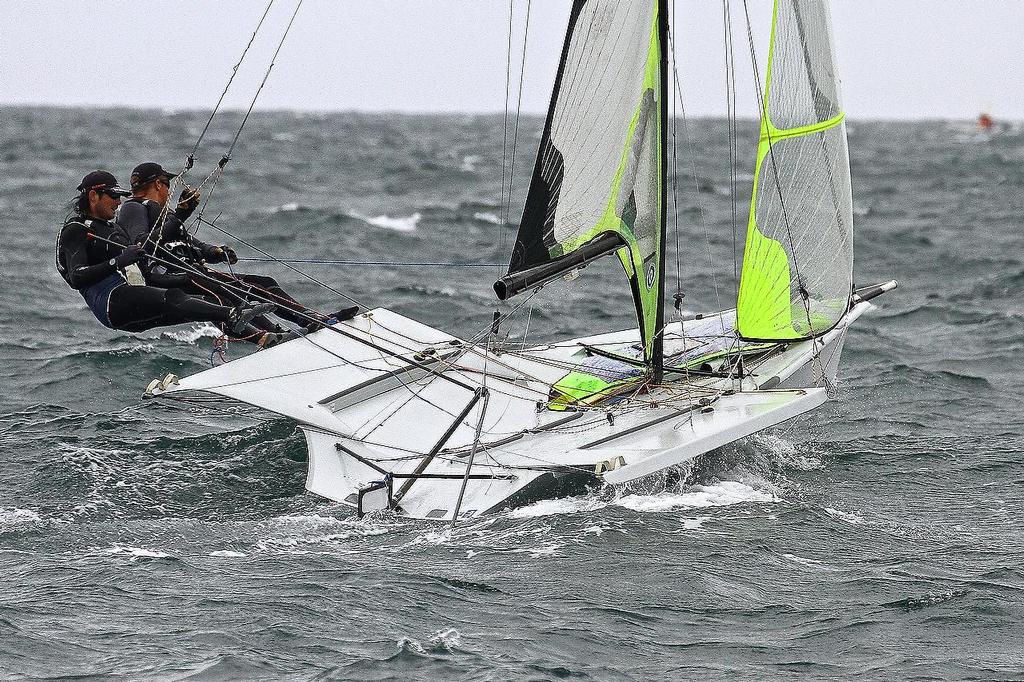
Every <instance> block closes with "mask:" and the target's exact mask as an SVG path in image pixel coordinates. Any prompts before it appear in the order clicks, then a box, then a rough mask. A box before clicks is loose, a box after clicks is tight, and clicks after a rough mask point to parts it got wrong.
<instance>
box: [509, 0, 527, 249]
mask: <svg viewBox="0 0 1024 682" xmlns="http://www.w3.org/2000/svg"><path fill="white" fill-rule="evenodd" d="M532 7H533V0H527V2H526V25H525V26H524V28H523V57H522V60H521V61H520V64H519V93H518V95H517V100H516V118H515V125H514V126H513V129H512V159H511V161H510V162H509V173H508V204H507V206H506V207H505V220H504V221H503V222H504V225H507V224H508V219H509V212H510V211H511V210H512V189H513V187H514V184H513V183H514V181H515V170H516V149H517V148H518V146H519V118H520V114H521V113H522V109H523V79H524V77H525V76H526V44H527V41H528V40H529V37H530V13H531V10H532ZM503 227H504V226H503ZM502 235H504V230H503V231H502Z"/></svg>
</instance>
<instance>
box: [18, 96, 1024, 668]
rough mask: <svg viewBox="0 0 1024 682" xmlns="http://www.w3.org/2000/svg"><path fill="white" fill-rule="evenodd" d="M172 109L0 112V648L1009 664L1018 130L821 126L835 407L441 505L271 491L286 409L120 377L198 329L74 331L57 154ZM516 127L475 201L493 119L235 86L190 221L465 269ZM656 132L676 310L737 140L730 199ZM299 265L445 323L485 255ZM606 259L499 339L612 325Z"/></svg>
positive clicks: (720, 224)
mask: <svg viewBox="0 0 1024 682" xmlns="http://www.w3.org/2000/svg"><path fill="white" fill-rule="evenodd" d="M204 122H205V116H204V114H202V113H189V112H181V113H175V112H162V111H128V110H84V109H38V108H3V109H0V142H2V145H0V235H2V236H3V242H4V247H3V248H2V249H0V273H2V277H3V281H2V283H0V461H2V466H0V676H2V677H4V678H15V679H17V678H76V679H94V678H95V679H103V678H126V679H137V678H143V679H182V678H188V679H258V678H263V679H360V680H362V679H370V680H375V679H379V680H385V679H397V678H402V679H414V680H435V679H472V680H490V679H494V680H506V679H509V680H511V679H516V680H518V679H529V680H546V679H565V678H568V679H597V680H616V679H621V680H647V679H698V678H700V679H744V678H746V679H767V678H772V679H774V678H783V679H788V678H796V677H800V678H812V679H848V678H850V677H853V676H859V677H862V678H865V679H871V678H874V679H1021V678H1024V646H1022V644H1021V642H1022V641H1024V626H1022V624H1021V623H1022V620H1024V568H1022V564H1024V532H1022V530H1021V518H1022V515H1024V485H1022V484H1024V466H1022V465H1021V459H1022V455H1021V451H1022V449H1024V447H1022V446H1024V436H1022V432H1024V429H1022V422H1024V411H1022V410H1021V398H1022V393H1024V391H1022V388H1024V380H1022V378H1021V374H1020V372H1019V370H1018V369H1017V367H1016V362H1017V360H1018V359H1019V357H1020V354H1021V351H1022V350H1024V332H1022V322H1024V307H1022V303H1021V289H1022V287H1024V256H1022V243H1024V237H1022V232H1021V226H1020V220H1021V215H1022V212H1024V199H1022V193H1021V187H1022V186H1024V134H1022V133H1021V131H1020V130H1018V129H1015V128H1012V127H1011V128H1009V129H1005V130H1002V131H1000V133H999V134H996V135H991V136H988V135H980V134H978V133H977V132H976V131H975V130H973V128H972V126H971V125H969V124H964V123H956V122H927V123H882V122H856V121H855V122H853V123H852V125H851V133H850V147H851V155H852V163H853V175H854V193H855V206H856V220H857V225H856V229H857V232H856V234H857V237H856V266H855V269H856V280H857V283H858V284H869V283H874V282H877V281H881V280H887V279H890V278H897V279H899V280H900V281H901V288H900V289H899V290H897V291H896V292H893V293H890V294H886V295H885V296H883V297H882V298H880V299H877V302H878V306H877V307H876V309H874V310H872V311H871V312H870V313H869V314H867V315H865V316H863V317H862V318H861V319H860V320H859V321H858V322H857V323H856V325H855V326H854V328H853V329H852V330H851V332H850V334H849V338H848V341H847V345H846V353H845V354H844V358H843V360H844V362H843V366H842V368H841V371H840V378H841V384H840V388H841V396H840V398H839V400H838V401H836V402H833V403H830V404H828V405H827V406H825V407H824V408H823V409H821V410H818V411H817V412H815V413H814V414H813V415H811V416H809V417H806V418H803V419H801V420H798V421H794V422H791V423H787V424H786V425H785V426H784V427H783V428H780V429H775V430H773V431H770V432H768V433H765V434H762V435H759V436H756V437H753V438H750V439H747V440H744V441H741V442H740V443H737V444H734V445H733V446H730V447H728V448H725V449H723V450H719V451H716V452H714V453H710V454H709V455H707V456H705V457H703V458H702V459H700V460H699V461H698V462H696V463H695V464H694V465H693V466H692V467H690V468H688V469H687V470H685V471H683V472H682V474H683V475H682V477H681V478H680V480H679V481H678V482H673V483H665V482H660V481H652V482H650V483H649V484H648V485H646V486H641V487H633V488H630V489H626V490H619V491H596V492H594V493H591V494H589V495H585V496H581V497H576V498H569V499H562V500H552V501H546V502H540V503H537V504H534V505H531V506H528V507H525V508H521V509H518V510H515V511H512V512H507V513H503V514H500V515H497V516H493V517H490V518H481V519H477V520H474V521H472V522H468V523H464V524H462V525H460V526H459V527H458V528H457V529H456V530H455V531H454V532H448V531H447V530H446V527H445V526H441V525H431V524H428V523H423V522H414V521H408V520H402V519H394V518H381V519H374V520H363V521H360V520H357V519H355V518H354V515H353V514H352V513H351V512H350V511H349V510H348V509H347V508H345V507H343V506H340V505H336V504H333V503H330V502H327V501H325V500H323V499H320V498H317V497H314V496H312V495H310V494H308V493H306V492H305V491H304V489H303V481H304V477H305V467H306V453H305V448H304V441H303V439H302V437H301V435H300V434H299V433H298V432H297V431H296V429H295V427H294V425H293V424H291V423H289V422H288V421H286V420H278V419H272V418H271V419H266V415H263V418H262V419H261V420H258V421H254V420H252V419H250V417H249V416H239V415H233V414H224V413H222V412H217V411H214V410H202V409H199V408H190V409H188V410H181V409H173V408H171V407H167V406H161V405H153V404H150V403H143V401H141V400H140V395H141V392H142V389H143V388H144V386H145V385H146V383H147V382H148V381H149V380H150V379H152V378H154V377H157V376H162V375H163V374H164V373H166V372H175V373H177V374H189V373H193V372H196V371H200V370H202V369H203V368H204V367H206V366H208V364H209V352H210V347H211V336H212V335H213V332H212V329H211V328H208V327H205V328H204V327H202V326H195V327H180V328H176V329H171V330H164V331H153V332H148V333H145V334H140V335H130V334H122V333H119V332H114V331H110V330H106V329H104V328H102V327H101V326H99V324H98V323H96V321H95V320H94V319H93V318H92V316H91V315H90V314H89V313H88V311H87V310H86V308H85V306H84V303H83V301H82V299H81V297H80V296H79V295H78V294H77V293H75V292H73V291H71V290H70V289H68V288H67V287H66V286H65V285H64V283H63V282H62V281H61V280H60V278H59V277H58V276H57V274H56V273H55V272H54V270H53V266H52V248H53V246H52V245H53V236H54V234H55V232H56V230H57V228H58V226H59V224H60V222H61V220H62V218H63V216H64V214H65V210H64V207H63V204H65V203H66V202H67V201H68V200H69V199H70V198H71V195H72V192H71V189H72V188H73V187H74V186H75V185H76V184H77V183H78V181H79V180H80V179H81V177H82V176H83V175H84V174H85V173H86V172H87V171H89V170H92V169H93V168H96V167H105V168H109V169H110V170H112V171H114V173H115V174H116V175H118V176H119V177H120V178H121V179H122V180H123V181H126V180H127V175H128V173H129V171H130V169H131V167H132V166H134V165H135V164H136V163H138V162H141V161H146V160H156V161H160V162H162V163H164V164H165V165H168V166H171V165H172V164H180V163H181V161H182V160H183V158H184V156H185V154H186V153H187V152H188V149H189V148H190V147H191V144H192V142H193V141H194V140H195V137H196V135H197V134H198V132H199V130H201V128H202V125H203V123H204ZM237 122H238V116H237V114H229V115H227V116H225V118H224V119H223V120H222V121H221V122H220V123H219V124H218V125H217V126H215V127H214V129H213V131H212V137H208V138H207V146H206V147H205V148H204V152H203V153H201V155H200V162H199V167H198V170H209V168H210V167H211V166H212V165H213V164H214V163H215V162H216V160H217V159H218V158H219V154H220V153H221V152H222V151H223V150H224V148H226V146H227V145H228V144H229V143H230V139H231V136H232V135H233V133H234V127H235V126H236V125H237ZM539 127H540V121H538V120H526V121H524V122H523V124H522V125H521V127H520V132H519V141H518V145H517V148H516V164H515V165H516V171H517V172H516V176H515V182H514V187H513V190H514V191H513V199H512V202H511V205H512V207H513V208H512V210H511V214H510V216H509V221H508V223H509V224H506V221H505V211H504V209H503V206H502V201H501V197H502V192H501V185H502V183H501V177H502V158H503V150H502V130H503V124H502V118H501V117H500V116H497V117H495V116H490V117H470V116H443V117H442V116H434V117H431V116H399V115H368V114H332V115H314V114H292V113H272V114H260V115H257V116H255V117H254V118H253V119H252V120H251V121H250V123H249V125H248V127H247V128H246V131H245V134H244V136H243V138H242V141H241V142H240V145H239V147H238V148H236V153H235V155H234V158H233V159H232V161H231V162H230V164H229V165H228V169H227V172H226V174H225V176H224V179H223V180H222V181H221V182H220V183H219V184H218V185H217V188H216V190H215V192H214V198H213V199H212V200H211V204H210V208H209V209H208V214H207V215H208V216H209V217H213V216H220V222H221V223H222V224H223V225H225V226H227V227H228V229H230V230H231V231H232V232H233V233H234V234H236V235H237V236H239V237H242V238H244V239H245V240H246V241H250V242H252V243H253V244H255V245H257V246H259V247H261V248H262V249H265V250H267V251H269V252H271V253H273V254H275V255H277V256H280V257H286V258H319V259H359V260H375V261H387V260H424V261H475V262H501V261H503V260H506V259H507V251H508V248H509V245H510V244H511V241H512V238H513V236H514V227H513V225H512V224H514V223H515V222H516V219H517V218H518V211H519V208H517V206H521V202H522V194H523V190H524V189H525V185H526V179H527V177H528V173H529V170H530V168H531V167H532V164H533V157H534V149H535V144H536V139H537V134H538V131H539ZM687 129H688V132H689V139H685V138H684V137H683V136H682V132H683V131H682V129H680V131H679V138H678V140H677V145H678V150H679V154H680V160H679V163H678V166H679V168H678V197H677V199H676V200H675V201H672V200H670V202H669V204H670V208H672V209H673V215H674V216H675V217H678V231H679V243H680V274H681V277H682V285H681V286H682V289H683V290H685V292H686V294H687V298H686V299H685V303H686V308H687V310H688V311H689V312H698V311H712V310H717V309H719V308H721V307H729V306H730V305H731V301H732V299H733V297H734V295H735V294H734V291H735V290H734V286H735V283H734V279H733V248H734V244H733V213H734V206H735V210H736V212H737V215H738V216H739V221H740V222H742V221H743V216H744V215H745V212H746V203H747V200H748V199H747V197H748V196H749V185H750V182H751V175H750V171H749V168H750V167H752V159H750V158H748V156H749V155H747V156H744V158H742V159H741V161H740V166H739V184H738V186H737V188H736V191H735V193H734V192H733V190H732V187H731V182H730V178H729V174H728V166H727V160H728V157H729V151H728V149H729V148H728V144H727V140H726V137H725V132H726V125H725V123H724V122H723V121H690V122H689V123H688V126H687ZM741 129H742V133H743V137H742V138H741V139H740V141H739V146H740V149H741V150H752V149H753V144H754V141H753V137H752V136H753V133H754V132H755V127H754V126H753V125H748V126H741ZM751 154H752V151H751ZM504 156H505V157H506V158H509V157H510V156H511V147H510V146H506V149H505V154H504ZM694 171H696V173H694ZM734 200H735V204H734ZM672 222H673V225H675V224H676V221H675V220H673V221H672ZM201 236H204V237H206V238H208V239H209V240H211V241H221V240H224V241H228V242H231V241H232V240H231V239H227V238H223V237H218V236H217V235H216V234H213V233H210V232H204V233H202V235H201ZM673 238H674V233H673ZM673 238H670V241H673V243H674V239H673ZM239 253H240V255H243V256H254V255H258V254H256V253H254V252H252V251H251V250H247V249H245V248H239ZM675 261H676V258H675V253H674V252H673V253H671V254H670V256H669V263H670V271H672V275H673V276H674V270H675ZM611 265H614V264H611ZM302 267H303V269H304V270H305V271H306V272H308V273H309V274H310V275H312V276H313V277H315V278H317V279H319V280H321V281H323V282H324V283H326V284H329V285H330V286H332V287H335V288H337V289H340V290H343V291H345V292H347V293H349V294H351V295H352V296H353V297H354V298H355V299H357V300H359V301H360V302H362V303H364V304H367V305H372V306H377V305H385V306H388V307H391V308H393V309H395V310H397V311H399V312H401V313H403V314H406V315H409V316H411V317H414V318H416V319H419V320H422V321H424V322H426V323H427V324H430V325H434V326H437V327H439V328H442V329H445V330H448V331H452V332H454V333H456V334H461V335H469V334H471V333H472V332H473V331H475V330H477V329H478V328H480V327H482V326H484V325H487V324H489V322H490V316H491V313H492V311H493V310H494V308H495V302H494V299H493V296H492V294H491V292H490V283H491V281H492V280H493V279H494V277H495V276H496V275H498V274H499V272H498V268H493V269H492V268H477V269H445V270H438V269H430V268H396V267H386V266H374V267H326V266H313V265H306V266H302ZM248 269H249V270H250V271H259V272H266V273H269V274H272V275H274V276H275V277H278V279H279V280H281V281H282V283H284V284H285V285H286V286H287V287H288V288H289V289H290V290H293V291H294V292H295V293H296V295H298V296H299V297H300V298H302V299H304V300H307V301H309V302H310V303H311V304H313V305H315V306H316V307H319V308H321V309H324V310H329V309H334V308H335V307H340V305H342V304H343V303H344V302H343V301H340V302H339V300H338V299H337V297H336V296H334V295H333V294H331V293H330V292H328V291H326V290H325V289H323V288H321V287H318V286H317V285H315V284H313V283H312V282H310V281H308V280H306V279H303V278H302V277H300V276H299V275H297V274H295V273H294V272H291V271H289V270H287V269H285V268H283V267H281V266H279V265H273V264H269V265H268V264H250V265H249V267H248ZM620 284H621V278H620V274H619V273H618V272H616V270H615V267H611V266H609V267H604V266H593V267H591V268H588V269H587V271H586V273H585V274H584V276H583V277H582V278H580V279H579V280H577V281H576V282H573V283H570V284H561V283H559V284H557V285H552V286H551V287H549V288H548V289H550V290H552V291H548V290H545V294H544V295H543V296H542V297H541V298H540V299H539V301H538V306H537V307H536V309H535V310H534V313H533V318H532V325H531V338H534V339H536V340H538V341H539V340H544V339H554V338H564V337H566V336H577V335H582V334H584V333H589V332H592V331H597V330H612V329H620V328H625V327H629V326H633V325H634V324H635V323H634V321H633V319H632V310H631V305H630V302H629V298H628V293H627V292H626V291H625V290H624V289H623V288H622V287H621V286H620ZM672 286H675V284H674V280H673V284H672ZM243 352H247V351H246V350H245V349H242V348H238V347H236V346H232V348H231V349H230V354H231V355H233V356H237V355H238V354H240V353H243Z"/></svg>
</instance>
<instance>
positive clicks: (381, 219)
mask: <svg viewBox="0 0 1024 682" xmlns="http://www.w3.org/2000/svg"><path fill="white" fill-rule="evenodd" d="M357 217H358V216H357ZM421 217H422V216H421V215H420V214H419V213H413V214H412V215H411V216H405V217H401V218H392V217H391V216H387V215H379V216H375V217H373V218H364V220H366V222H367V223H369V224H370V225H373V226H374V227H383V228H384V229H386V230H394V231H395V232H412V231H413V230H415V229H416V226H417V225H418V224H419V222H420V218H421Z"/></svg>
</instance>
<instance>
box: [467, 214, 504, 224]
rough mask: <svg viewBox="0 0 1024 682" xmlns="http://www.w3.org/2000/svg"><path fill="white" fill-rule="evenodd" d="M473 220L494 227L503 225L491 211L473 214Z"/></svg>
mask: <svg viewBox="0 0 1024 682" xmlns="http://www.w3.org/2000/svg"><path fill="white" fill-rule="evenodd" d="M473 220H479V221H482V222H485V223H490V224H492V225H501V218H499V217H498V216H497V215H495V214H494V213H491V212H490V211H480V212H478V213H474V214H473Z"/></svg>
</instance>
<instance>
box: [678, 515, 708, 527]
mask: <svg viewBox="0 0 1024 682" xmlns="http://www.w3.org/2000/svg"><path fill="white" fill-rule="evenodd" d="M710 520H711V517H710V516H698V517H697V518H695V519H683V530H697V529H699V528H700V527H701V526H703V525H704V522H705V521H710Z"/></svg>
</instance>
